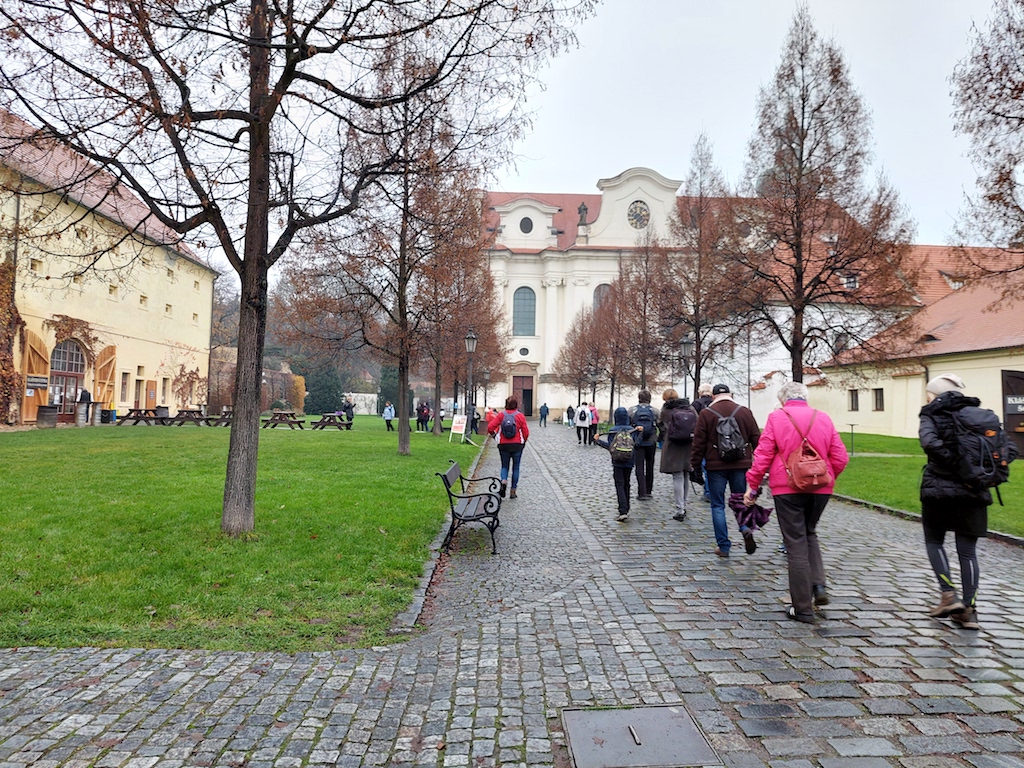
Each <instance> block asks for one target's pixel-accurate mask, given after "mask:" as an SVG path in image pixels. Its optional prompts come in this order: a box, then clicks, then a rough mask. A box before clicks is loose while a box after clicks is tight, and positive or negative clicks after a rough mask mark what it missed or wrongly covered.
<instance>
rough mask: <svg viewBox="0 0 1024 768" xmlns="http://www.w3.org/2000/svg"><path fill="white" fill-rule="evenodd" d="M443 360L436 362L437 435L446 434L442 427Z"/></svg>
mask: <svg viewBox="0 0 1024 768" xmlns="http://www.w3.org/2000/svg"><path fill="white" fill-rule="evenodd" d="M440 416H441V360H440V358H439V359H437V360H435V361H434V429H433V432H434V434H435V435H440V434H442V433H443V432H444V429H443V427H442V426H441V419H440Z"/></svg>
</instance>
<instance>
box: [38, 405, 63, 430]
mask: <svg viewBox="0 0 1024 768" xmlns="http://www.w3.org/2000/svg"><path fill="white" fill-rule="evenodd" d="M59 410H60V407H59V406H56V405H40V406H39V410H38V411H37V412H36V429H54V428H55V427H56V426H57V412H58V411H59Z"/></svg>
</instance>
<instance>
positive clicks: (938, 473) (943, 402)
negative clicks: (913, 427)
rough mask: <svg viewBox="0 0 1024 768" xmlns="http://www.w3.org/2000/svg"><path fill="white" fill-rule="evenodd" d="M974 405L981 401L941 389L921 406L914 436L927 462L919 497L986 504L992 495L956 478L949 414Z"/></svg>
mask: <svg viewBox="0 0 1024 768" xmlns="http://www.w3.org/2000/svg"><path fill="white" fill-rule="evenodd" d="M968 406H974V407H975V408H977V407H980V406H981V400H979V399H978V398H976V397H967V396H966V395H964V393H963V392H959V391H957V390H953V391H951V392H944V393H942V394H941V395H939V396H938V397H936V398H935V399H934V400H932V401H931V402H930V403H928V404H927V405H925V406H924V407H923V408H922V409H921V413H920V414H919V418H920V420H921V423H920V427H919V429H918V437H919V438H920V440H921V447H922V448H923V449H924V452H925V455H926V456H927V457H928V463H927V464H926V465H925V467H924V472H923V473H922V475H921V499H922V501H923V500H924V499H962V500H964V501H975V502H980V503H981V504H983V505H985V506H988V505H989V504H991V503H992V494H991V493H990V492H989V490H988V489H987V488H982V489H980V490H975V489H972V488H969V487H967V486H966V485H964V483H963V481H962V480H960V477H959V473H958V472H957V469H956V466H957V462H958V459H959V457H958V454H957V447H956V434H955V431H954V425H953V414H954V413H956V412H957V411H959V410H961V409H963V408H966V407H968Z"/></svg>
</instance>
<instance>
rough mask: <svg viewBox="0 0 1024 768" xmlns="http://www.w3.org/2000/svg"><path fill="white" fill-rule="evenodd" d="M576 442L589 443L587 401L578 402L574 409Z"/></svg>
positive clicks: (579, 443)
mask: <svg viewBox="0 0 1024 768" xmlns="http://www.w3.org/2000/svg"><path fill="white" fill-rule="evenodd" d="M575 424H576V444H577V445H589V444H590V406H589V405H588V404H587V403H580V407H579V408H577V409H576V418H575Z"/></svg>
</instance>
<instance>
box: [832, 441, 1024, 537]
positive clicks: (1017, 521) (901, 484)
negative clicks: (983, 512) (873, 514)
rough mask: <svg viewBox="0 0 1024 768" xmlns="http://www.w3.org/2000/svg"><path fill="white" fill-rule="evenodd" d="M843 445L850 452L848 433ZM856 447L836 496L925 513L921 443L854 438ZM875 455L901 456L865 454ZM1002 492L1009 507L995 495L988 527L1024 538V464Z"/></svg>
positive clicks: (1015, 467) (1015, 468)
mask: <svg viewBox="0 0 1024 768" xmlns="http://www.w3.org/2000/svg"><path fill="white" fill-rule="evenodd" d="M843 442H844V443H845V444H846V448H847V450H849V448H850V434H849V433H848V432H847V433H846V434H844V435H843ZM853 448H854V454H853V456H852V457H851V458H850V465H849V467H847V469H846V471H845V472H843V474H842V475H840V476H839V481H838V482H837V483H836V493H840V494H844V495H846V496H853V497H854V498H857V499H863V500H865V501H873V502H875V503H877V504H884V505H886V506H888V507H895V508H896V509H903V510H907V511H910V512H920V511H921V501H920V496H919V494H918V490H919V488H920V486H921V469H922V468H923V467H924V465H925V458H924V452H923V451H922V450H921V445H920V443H919V442H918V441H917V440H915V439H913V438H906V437H888V436H885V435H854V442H853ZM871 453H883V454H901V455H899V456H870V455H865V454H871ZM906 454H909V455H906ZM999 491H1000V493H1001V494H1002V496H1003V503H1004V504H1005V506H999V502H998V500H995V494H993V499H994V500H995V503H993V504H992V506H991V507H989V508H988V527H989V528H990V529H991V530H996V531H1001V532H1003V533H1011V534H1013V535H1015V536H1024V461H1017V462H1014V463H1013V464H1012V465H1011V468H1010V482H1009V483H1006V484H1004V485H1002V486H1000V488H999Z"/></svg>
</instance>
